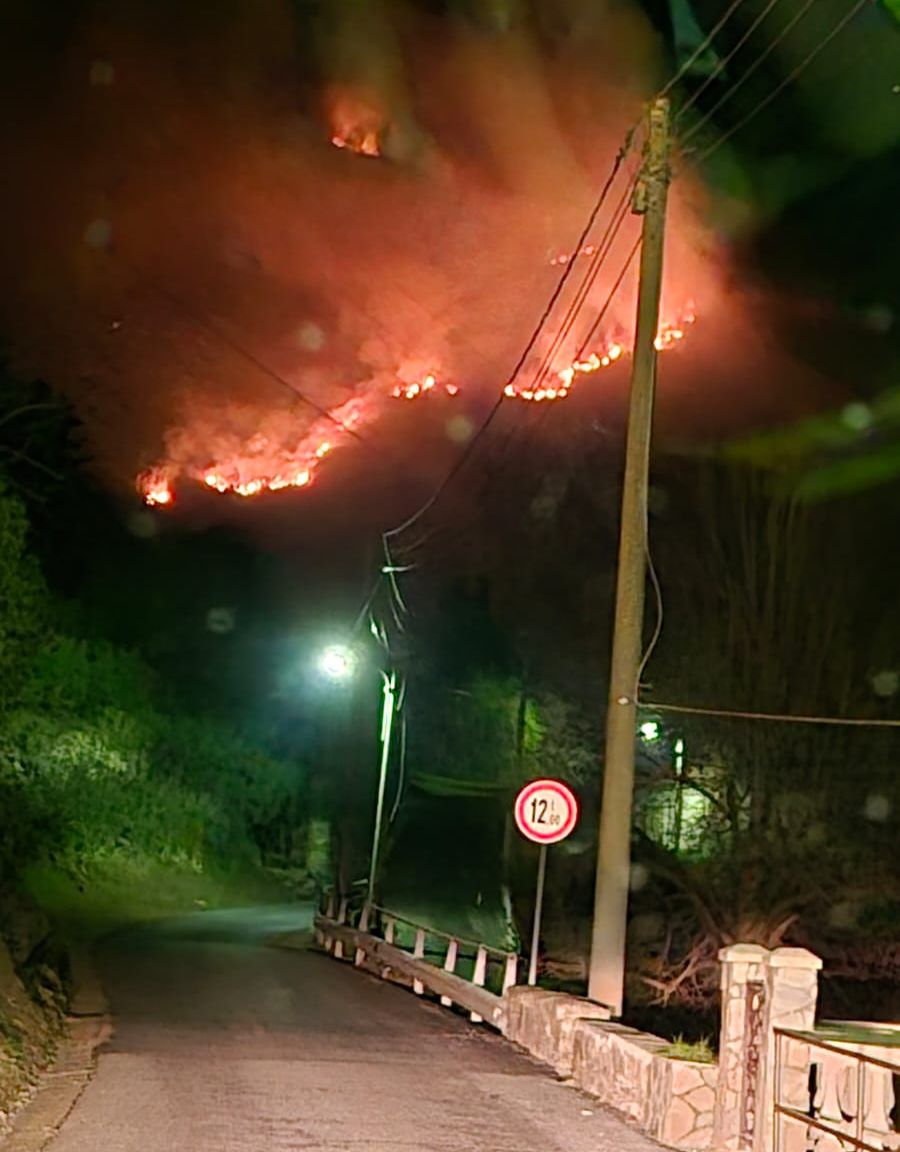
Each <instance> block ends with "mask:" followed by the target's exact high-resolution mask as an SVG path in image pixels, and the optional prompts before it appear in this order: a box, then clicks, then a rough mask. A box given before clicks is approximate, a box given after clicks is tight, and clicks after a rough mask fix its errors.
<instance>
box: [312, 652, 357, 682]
mask: <svg viewBox="0 0 900 1152" xmlns="http://www.w3.org/2000/svg"><path fill="white" fill-rule="evenodd" d="M319 671H320V672H322V674H323V675H325V676H327V677H328V679H329V680H348V679H349V678H350V677H351V676H352V675H353V673H354V672H355V671H356V654H355V653H354V652H353V650H352V649H351V648H348V647H347V646H346V644H332V645H330V646H329V647H328V648H326V649H325V651H324V652H323V653H322V655H321V656H320V657H319Z"/></svg>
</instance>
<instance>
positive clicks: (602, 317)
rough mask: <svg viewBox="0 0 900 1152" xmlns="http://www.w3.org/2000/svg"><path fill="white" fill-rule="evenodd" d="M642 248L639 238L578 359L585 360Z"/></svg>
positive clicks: (586, 338) (598, 314)
mask: <svg viewBox="0 0 900 1152" xmlns="http://www.w3.org/2000/svg"><path fill="white" fill-rule="evenodd" d="M640 246H641V237H640V236H638V237H637V238H636V240H635V241H634V243H633V244H632V246H631V250H630V252H629V253H628V255H627V256H626V257H625V263H624V264H623V265H622V268H621V270H620V272H619V275H618V276H617V277H616V279H615V282H614V284H613V286H612V288H611V289H610V291H609V295H608V296H607V297H606V300H605V301H604V303H603V307H602V308H601V309H600V311H599V312H598V313H597V317H596V319H595V320H594V322H593V324H592V325H591V327H590V330H589V331H588V334H587V336H586V337H585V338H584V342H583V343H582V345H581V347H580V348H579V350H578V356H577V359H579V360H581V359H582V358H583V356H584V354H585V353H586V352H587V349H588V345H589V344H590V343H591V342H592V341H593V339H594V337H595V336H596V334H597V332H598V330H599V328H600V325H601V324H602V323H603V320H604V318H605V316H606V313H607V312H608V311H609V308H610V305H611V304H612V302H613V299H614V297H615V295H616V293H617V292H618V291H619V289H620V288H621V287H622V282H623V281H624V279H625V277H626V276H627V275H628V269H629V268H630V267H631V265H632V264H633V263H634V258H635V256H637V254H638V249H639V248H640Z"/></svg>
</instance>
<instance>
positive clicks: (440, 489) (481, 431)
mask: <svg viewBox="0 0 900 1152" xmlns="http://www.w3.org/2000/svg"><path fill="white" fill-rule="evenodd" d="M634 131H635V129H634V128H632V129H630V130H629V132H628V134H627V136H626V138H625V142H624V143H623V145H622V147H621V148H620V149H619V152H618V154H617V155H616V159H615V161H614V163H613V166H612V171H611V172H610V174H609V177H608V178H607V180H606V183H605V184H604V186H603V188H602V190H601V192H600V195H599V197H598V199H597V202H596V203H595V205H594V207H593V209H592V210H591V213H590V215H589V216H588V220H587V223H586V224H585V226H584V228H583V229H582V231H581V235H580V236H579V238H578V241H577V242H576V244H575V247H574V249H573V251H575V252H580V251H581V249H582V248H583V247H584V245H585V242H586V241H587V238H588V236H589V235H590V233H591V230H592V229H593V227H594V224H595V222H596V220H597V217H598V216H599V214H600V211H601V209H602V207H603V205H604V203H605V201H606V197H607V196H608V194H609V191H610V189H611V188H612V185H613V182H614V180H615V178H616V176H617V175H618V173H619V169H620V168H621V167H622V164H623V163H624V162H625V158H626V157H627V155H628V153H629V151H630V150H631V145H632V139H633V136H634ZM576 263H577V261H576V260H574V259H573V260H570V261H568V263H567V264H566V266H565V269H564V270H563V273H562V275H561V276H560V278H559V281H558V283H557V285H556V288H555V289H554V291H553V292H552V293H551V295H550V299H549V300H548V302H547V304H546V306H545V308H544V310H543V312H542V313H541V315H540V317H539V318H538V322H537V324H536V325H535V327H534V329H533V330H532V333H531V335H530V337H529V339H528V341H527V342H526V344H525V347H524V348H523V350H522V353H521V355H520V356H519V359H518V360H517V362H516V365H515V367H514V368H513V370H512V372H511V373H510V376H509V378H508V380H507V384H506V386H508V385H509V384H511V383H513V382H514V381H515V379H516V377H517V376H518V375H519V372H521V370H522V367H523V366H524V364H525V362H526V360H527V359H528V357H529V356H530V354H531V351H532V349H533V348H534V346H535V344H536V343H537V341H538V338H539V336H540V334H541V332H542V331H543V328H544V325H545V324H546V323H547V320H548V319H549V317H550V314H551V312H552V311H553V308H554V307H555V305H556V303H557V301H558V300H559V297H560V296H561V294H562V292H563V290H564V289H565V286H566V284H567V283H568V282H569V278H570V277H571V275H572V272H573V270H574V267H575V265H576ZM505 399H506V396H505V392H504V389H503V388H501V389H500V390H499V392H498V395H497V398H496V399H495V400H494V403H493V404H492V405H491V408H490V411H489V412H488V414H487V416H486V417H485V418H484V420H483V421H482V422H481V424H480V425H479V427H478V429H477V430H476V432H475V434H474V435H473V436H472V437H471V438H470V440H469V441H468V443H467V444H466V447H465V448H464V449H463V451H462V453H461V454H460V455H459V456H458V457H457V459H456V461H455V462H454V464H453V465H452V466H451V468H450V470H449V471H448V472H447V474H446V476H445V477H444V479H443V480H442V481H441V482H440V484H438V486H437V488H436V489H435V490H434V492H433V493H432V494H431V496H429V497H428V499H427V500H426V501H425V502H424V503H423V504H422V505H421V506H420V507H419V508H418V509H417V510H416V511H415V512H413V513H412V515H411V516H408V517H407V518H406V519H405V520H404V521H403V522H402V523H401V524H398V525H397V526H396V527H394V528H390V529H388V530H387V531H385V532H384V533H383V539H384V540H385V542H387V541H389V540H392V539H393V538H394V537H396V536H401V535H402V534H403V533H404V532H406V531H407V530H408V529H409V528H411V527H412V526H413V524H415V523H417V522H418V521H419V520H420V519H421V518H422V517H423V516H424V515H425V514H426V513H427V512H429V511H430V510H431V509H432V508H433V507H434V505H435V504H436V503H437V502H438V500H440V498H441V496H442V495H443V493H444V492H445V491H446V490H447V488H448V487H449V485H450V484H451V483H452V482H453V480H454V478H455V477H456V476H457V475H458V474H459V472H460V471H461V469H462V468H463V466H464V465H465V463H466V461H467V460H468V459H469V458H470V457H471V455H472V453H473V451H474V450H475V447H476V445H477V444H478V442H479V441H480V440H481V438H482V437H483V436H484V435H485V433H486V432H487V430H488V428H489V427H490V425H491V424H492V423H493V421H494V419H495V418H496V416H497V413H498V412H499V411H500V408H501V407H502V405H503V403H504V401H505ZM386 546H387V547H388V549H389V545H387V544H386Z"/></svg>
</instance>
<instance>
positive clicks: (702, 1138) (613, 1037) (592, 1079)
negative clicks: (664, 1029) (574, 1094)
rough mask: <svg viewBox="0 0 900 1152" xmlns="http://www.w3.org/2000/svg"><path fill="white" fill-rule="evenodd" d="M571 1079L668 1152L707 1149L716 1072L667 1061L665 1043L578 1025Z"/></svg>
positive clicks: (617, 1028) (613, 1027) (620, 1028)
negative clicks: (671, 1150) (628, 1119)
mask: <svg viewBox="0 0 900 1152" xmlns="http://www.w3.org/2000/svg"><path fill="white" fill-rule="evenodd" d="M574 1039H575V1048H574V1062H573V1079H574V1080H575V1083H576V1084H577V1085H578V1086H579V1088H583V1089H584V1090H585V1091H586V1092H590V1093H591V1095H592V1096H596V1097H597V1098H598V1099H599V1100H601V1101H602V1102H603V1103H604V1104H608V1105H609V1106H610V1107H611V1108H615V1109H616V1110H617V1111H619V1112H624V1113H625V1114H626V1115H627V1116H630V1117H631V1118H632V1119H633V1120H634V1121H635V1122H636V1124H637V1125H638V1127H639V1128H640V1129H641V1130H642V1131H643V1132H646V1133H647V1134H648V1135H649V1136H652V1137H653V1138H654V1139H655V1140H659V1141H660V1142H661V1143H663V1144H667V1145H669V1146H670V1147H672V1148H685V1149H704V1148H708V1147H709V1145H710V1138H711V1135H712V1124H713V1108H714V1105H715V1099H716V1084H717V1080H718V1071H719V1070H718V1066H717V1065H716V1064H701V1063H698V1062H696V1061H693V1060H677V1059H675V1058H673V1057H671V1056H667V1055H666V1054H665V1053H666V1050H667V1048H668V1047H669V1045H668V1044H667V1042H666V1041H665V1040H662V1039H660V1038H659V1037H658V1036H651V1035H649V1034H648V1033H646V1032H638V1031H637V1030H636V1029H634V1028H627V1027H626V1026H625V1025H624V1024H613V1023H611V1022H608V1023H602V1022H597V1021H586V1020H581V1021H579V1022H578V1023H577V1024H576V1026H575V1029H574Z"/></svg>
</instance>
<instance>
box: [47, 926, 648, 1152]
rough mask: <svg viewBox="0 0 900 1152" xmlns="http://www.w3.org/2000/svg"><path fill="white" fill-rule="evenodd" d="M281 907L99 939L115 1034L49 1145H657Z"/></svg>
mask: <svg viewBox="0 0 900 1152" xmlns="http://www.w3.org/2000/svg"><path fill="white" fill-rule="evenodd" d="M304 917H305V919H306V922H307V923H308V921H309V912H308V910H304V909H302V908H301V909H299V910H298V908H297V906H293V907H291V908H268V909H249V910H243V911H239V912H228V913H221V912H207V913H201V914H199V915H197V916H192V917H187V918H184V919H182V920H177V921H170V922H167V923H166V924H163V925H157V926H155V927H153V928H144V929H141V930H135V931H131V932H129V933H128V934H126V935H123V936H120V937H119V938H118V939H116V940H114V941H112V942H110V943H109V944H108V946H107V947H106V948H105V950H104V951H103V953H102V954H101V957H100V969H101V975H102V977H103V980H104V984H105V987H106V991H107V993H108V995H109V998H110V1001H111V1005H112V1010H113V1013H114V1016H115V1033H114V1035H113V1037H112V1039H111V1041H110V1042H109V1043H108V1044H107V1045H106V1046H105V1047H104V1048H102V1049H101V1051H100V1056H99V1062H98V1065H97V1072H96V1075H95V1077H94V1079H93V1080H92V1082H91V1083H90V1084H89V1085H88V1087H87V1089H86V1090H85V1092H84V1093H83V1095H82V1096H81V1098H80V1099H79V1101H78V1103H77V1104H76V1106H75V1108H74V1110H73V1111H72V1112H71V1114H70V1115H69V1117H68V1119H67V1120H66V1122H65V1124H64V1125H63V1127H62V1129H61V1130H60V1132H59V1133H58V1135H57V1136H56V1137H55V1138H54V1139H53V1141H52V1142H51V1144H50V1146H49V1147H50V1152H289V1150H290V1152H299V1150H300V1149H314V1150H322V1152H326V1150H327V1152H332V1150H334V1152H336V1150H346V1152H388V1150H390V1152H403V1150H404V1149H411V1150H412V1149H414V1150H416V1152H432V1150H434V1152H439V1150H440V1152H444V1150H446V1152H450V1150H452V1152H470V1150H472V1152H563V1150H565V1152H651V1150H652V1149H655V1148H657V1147H658V1146H656V1145H654V1144H652V1143H651V1142H650V1141H648V1140H646V1139H645V1138H644V1137H643V1136H641V1135H639V1134H638V1133H636V1132H635V1131H633V1130H632V1129H630V1128H629V1127H627V1126H626V1125H625V1124H624V1123H622V1122H621V1121H619V1120H618V1118H616V1117H615V1116H614V1115H612V1114H611V1113H607V1112H605V1111H603V1110H602V1109H600V1108H598V1107H597V1106H596V1105H595V1104H594V1103H593V1102H592V1101H590V1100H589V1099H588V1098H587V1097H585V1096H582V1095H580V1094H579V1093H578V1092H576V1091H575V1090H574V1089H573V1088H570V1087H568V1086H566V1085H564V1084H561V1083H559V1082H557V1081H555V1080H554V1078H553V1076H552V1073H550V1072H549V1071H547V1070H546V1069H544V1068H541V1067H540V1066H539V1065H537V1064H536V1063H534V1062H533V1061H532V1060H530V1059H529V1058H528V1057H527V1056H525V1055H523V1054H521V1053H519V1052H518V1051H517V1050H515V1049H514V1048H513V1047H512V1046H511V1045H509V1044H507V1043H506V1042H505V1041H504V1040H502V1039H501V1038H500V1037H499V1036H497V1035H495V1034H494V1033H492V1032H490V1031H488V1030H487V1029H486V1028H484V1027H476V1026H473V1025H470V1024H469V1023H468V1022H467V1021H466V1020H465V1019H462V1018H460V1017H458V1016H456V1015H454V1014H453V1013H450V1012H448V1011H446V1010H443V1009H441V1008H439V1007H437V1006H436V1005H431V1004H428V1003H426V1002H423V1001H422V1000H419V999H417V998H416V997H414V996H412V995H411V994H410V993H409V992H408V991H405V990H404V989H402V988H398V987H396V986H393V985H391V984H388V983H386V982H383V981H380V980H378V979H376V978H374V977H371V976H366V975H364V974H362V973H360V972H358V971H354V970H353V969H352V967H349V966H344V965H341V964H338V963H337V962H335V961H334V960H332V959H330V958H328V957H326V956H323V955H320V954H318V953H316V952H314V951H312V950H310V951H288V950H281V949H275V948H271V947H266V946H265V941H266V940H267V939H268V938H269V937H271V936H272V934H273V933H277V932H279V931H285V930H287V929H290V928H295V927H297V925H298V920H302V919H303V918H304Z"/></svg>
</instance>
